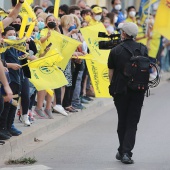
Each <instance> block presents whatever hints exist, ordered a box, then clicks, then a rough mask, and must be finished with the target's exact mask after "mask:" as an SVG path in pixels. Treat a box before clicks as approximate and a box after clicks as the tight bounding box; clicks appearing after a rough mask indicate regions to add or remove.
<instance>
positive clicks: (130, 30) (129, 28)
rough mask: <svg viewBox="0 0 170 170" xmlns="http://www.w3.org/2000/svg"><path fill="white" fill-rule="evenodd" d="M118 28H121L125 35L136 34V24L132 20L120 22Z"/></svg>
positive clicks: (134, 35)
mask: <svg viewBox="0 0 170 170" xmlns="http://www.w3.org/2000/svg"><path fill="white" fill-rule="evenodd" d="M118 28H119V29H121V30H123V31H124V32H125V33H126V34H127V35H129V36H132V37H136V36H137V34H138V26H137V25H136V24H135V23H133V22H125V23H120V24H119V25H118Z"/></svg>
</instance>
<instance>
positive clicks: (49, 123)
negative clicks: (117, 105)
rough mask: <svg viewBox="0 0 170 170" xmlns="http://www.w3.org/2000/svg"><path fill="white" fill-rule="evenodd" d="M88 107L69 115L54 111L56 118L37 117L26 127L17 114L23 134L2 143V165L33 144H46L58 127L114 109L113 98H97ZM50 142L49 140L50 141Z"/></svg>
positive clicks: (0, 154) (21, 153)
mask: <svg viewBox="0 0 170 170" xmlns="http://www.w3.org/2000/svg"><path fill="white" fill-rule="evenodd" d="M85 106H86V109H84V110H80V111H79V112H77V113H69V115H68V116H67V117H66V116H63V115H61V114H57V113H54V114H53V115H54V119H36V121H35V123H33V124H32V125H31V126H30V127H24V125H23V124H22V123H20V122H19V120H18V116H16V120H15V126H16V127H17V128H18V129H19V130H21V131H22V135H20V136H17V137H12V138H11V139H9V140H7V141H5V144H4V145H0V165H3V164H4V162H5V161H7V160H9V159H17V158H19V157H22V156H24V155H26V154H27V153H28V152H30V151H31V149H34V147H35V146H34V147H32V146H31V145H33V144H34V145H35V143H36V144H37V147H40V146H43V145H45V144H46V142H47V141H46V139H47V140H49V138H50V133H51V132H52V131H54V130H55V131H56V130H58V129H62V127H64V126H68V125H69V124H70V123H71V122H74V121H75V120H76V121H77V122H79V123H82V122H81V119H83V117H84V116H86V117H87V116H88V117H89V118H90V117H91V116H99V115H100V114H102V113H104V112H106V111H109V110H111V109H113V107H114V104H113V100H112V99H111V98H110V99H97V98H95V99H94V101H92V102H90V103H89V104H87V105H85ZM44 135H45V140H43V141H42V142H37V141H36V139H39V140H40V141H41V139H44V137H43V136H44ZM48 142H49V141H48Z"/></svg>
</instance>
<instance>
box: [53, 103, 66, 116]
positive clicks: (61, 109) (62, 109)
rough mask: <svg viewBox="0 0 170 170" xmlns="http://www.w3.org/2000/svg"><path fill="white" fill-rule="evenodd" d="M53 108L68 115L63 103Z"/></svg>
mask: <svg viewBox="0 0 170 170" xmlns="http://www.w3.org/2000/svg"><path fill="white" fill-rule="evenodd" d="M53 109H54V110H55V111H57V112H59V113H61V114H62V115H64V116H68V114H67V112H66V111H65V110H64V108H63V107H62V106H61V105H55V106H54V107H53Z"/></svg>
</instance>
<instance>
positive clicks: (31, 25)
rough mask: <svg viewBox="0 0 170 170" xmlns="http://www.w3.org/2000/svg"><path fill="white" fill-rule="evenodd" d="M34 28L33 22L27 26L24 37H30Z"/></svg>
mask: <svg viewBox="0 0 170 170" xmlns="http://www.w3.org/2000/svg"><path fill="white" fill-rule="evenodd" d="M34 27H35V22H32V23H31V24H30V25H29V28H28V31H27V33H26V35H25V36H26V37H27V38H29V37H31V34H32V32H33V30H34Z"/></svg>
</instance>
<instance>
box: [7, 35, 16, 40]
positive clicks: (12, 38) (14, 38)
mask: <svg viewBox="0 0 170 170" xmlns="http://www.w3.org/2000/svg"><path fill="white" fill-rule="evenodd" d="M8 39H9V40H16V39H17V38H16V36H14V35H13V36H8Z"/></svg>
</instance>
